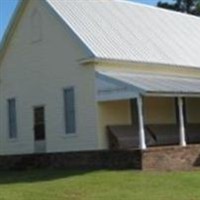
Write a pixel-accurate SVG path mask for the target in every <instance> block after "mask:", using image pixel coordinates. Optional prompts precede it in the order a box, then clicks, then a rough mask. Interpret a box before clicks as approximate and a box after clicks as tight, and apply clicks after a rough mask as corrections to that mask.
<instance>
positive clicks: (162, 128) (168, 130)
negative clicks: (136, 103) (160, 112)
mask: <svg viewBox="0 0 200 200" xmlns="http://www.w3.org/2000/svg"><path fill="white" fill-rule="evenodd" d="M146 129H148V131H149V132H150V133H151V134H152V135H154V138H155V141H156V143H155V146H166V145H177V144H179V127H178V125H176V124H151V125H147V126H146Z"/></svg>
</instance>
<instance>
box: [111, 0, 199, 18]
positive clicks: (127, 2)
mask: <svg viewBox="0 0 200 200" xmlns="http://www.w3.org/2000/svg"><path fill="white" fill-rule="evenodd" d="M111 1H116V2H120V3H126V4H131V5H135V6H141V7H146V8H149V9H154V10H157V11H160V12H167V13H170V14H174V15H181V16H183V17H191V18H195V19H198V20H200V17H198V16H195V15H192V14H188V13H182V12H178V11H175V10H169V9H165V8H160V7H156V6H151V5H147V4H143V3H139V2H135V1H133V0H111Z"/></svg>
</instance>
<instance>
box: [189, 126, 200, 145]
mask: <svg viewBox="0 0 200 200" xmlns="http://www.w3.org/2000/svg"><path fill="white" fill-rule="evenodd" d="M186 135H187V143H188V144H198V143H200V124H187V125H186Z"/></svg>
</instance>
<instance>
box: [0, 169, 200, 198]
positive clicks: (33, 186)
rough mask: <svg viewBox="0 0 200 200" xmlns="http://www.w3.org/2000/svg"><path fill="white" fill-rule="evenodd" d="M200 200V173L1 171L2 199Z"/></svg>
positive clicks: (0, 194)
mask: <svg viewBox="0 0 200 200" xmlns="http://www.w3.org/2000/svg"><path fill="white" fill-rule="evenodd" d="M68 199H69V200H127V199H128V200H129V199H130V200H200V172H197V171H196V172H136V171H93V172H87V171H82V172H81V171H77V172H67V171H62V170H37V171H26V172H0V200H68Z"/></svg>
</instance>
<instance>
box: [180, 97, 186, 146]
mask: <svg viewBox="0 0 200 200" xmlns="http://www.w3.org/2000/svg"><path fill="white" fill-rule="evenodd" d="M178 107H179V125H180V127H179V128H180V145H181V146H186V139H185V120H184V114H183V113H184V111H183V98H182V97H179V98H178Z"/></svg>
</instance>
